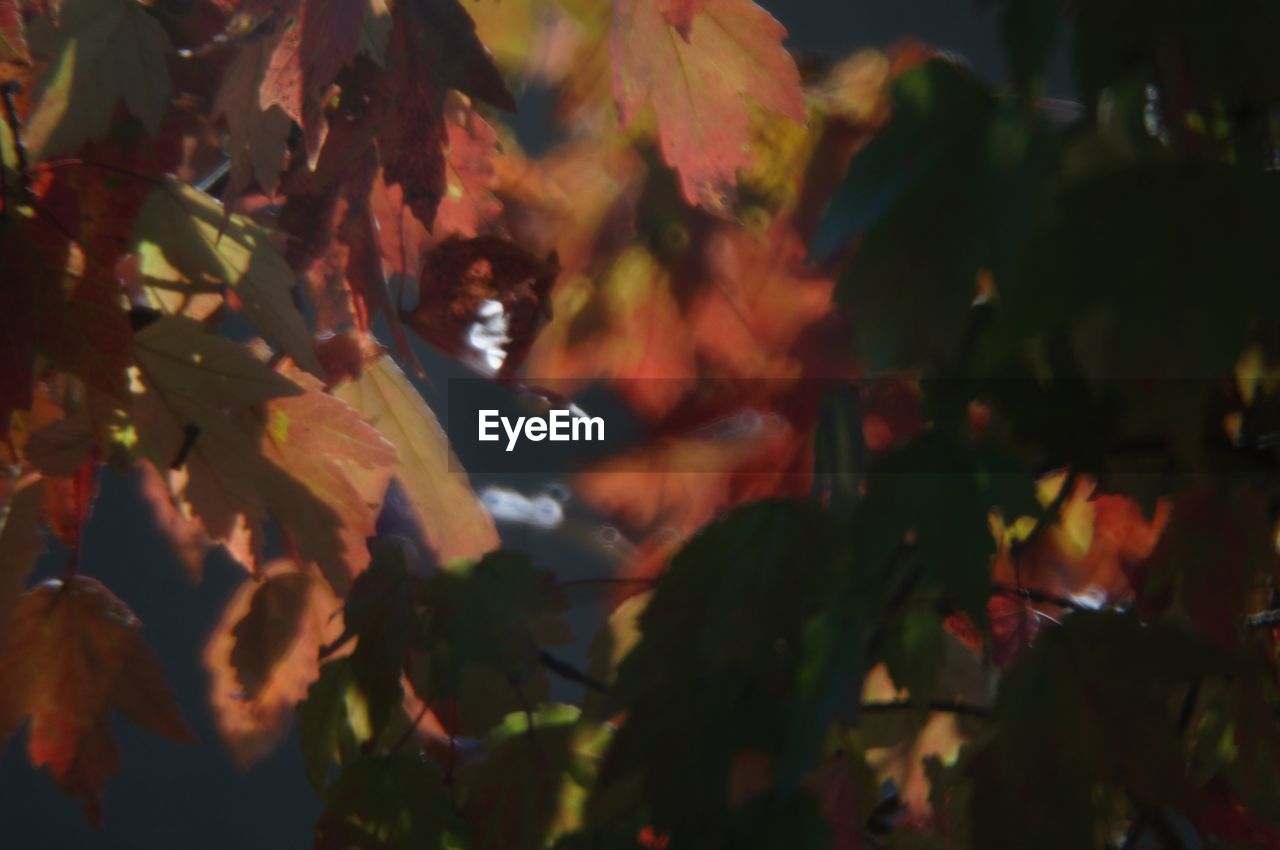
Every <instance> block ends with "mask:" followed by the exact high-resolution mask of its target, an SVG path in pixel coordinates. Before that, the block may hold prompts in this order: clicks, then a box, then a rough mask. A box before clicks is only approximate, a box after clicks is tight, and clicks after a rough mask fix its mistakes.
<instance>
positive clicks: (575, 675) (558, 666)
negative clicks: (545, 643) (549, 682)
mask: <svg viewBox="0 0 1280 850" xmlns="http://www.w3.org/2000/svg"><path fill="white" fill-rule="evenodd" d="M538 663H539V664H541V665H542V666H543V667H546V668H547V669H548V670H550V671H551V672H552V673H555V674H556V675H557V676H560V677H562V678H565V679H568V680H569V681H571V682H577V683H578V684H579V685H582V686H583V687H585V688H588V689H589V690H593V691H595V692H596V693H599V694H607V693H609V686H608V685H606V684H605V683H604V682H601V681H600V680H599V679H597V678H595V677H594V676H592V675H591V674H589V673H584V672H583V671H581V670H579V669H578V668H577V667H574V666H573V665H572V664H570V663H569V662H568V661H565V660H564V659H562V658H557V657H555V656H554V655H552V654H551V653H550V652H547V651H546V650H545V649H544V650H541V651H539V652H538Z"/></svg>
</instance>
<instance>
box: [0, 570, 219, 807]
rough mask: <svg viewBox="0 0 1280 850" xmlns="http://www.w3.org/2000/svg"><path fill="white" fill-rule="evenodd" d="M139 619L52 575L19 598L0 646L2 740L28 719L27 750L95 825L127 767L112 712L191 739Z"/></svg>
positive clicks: (80, 584) (96, 588)
mask: <svg viewBox="0 0 1280 850" xmlns="http://www.w3.org/2000/svg"><path fill="white" fill-rule="evenodd" d="M141 625H142V624H141V623H140V622H139V621H138V618H137V617H135V616H134V615H133V612H132V611H130V610H129V608H128V607H127V606H126V605H125V604H124V603H123V602H121V601H120V600H119V599H117V598H116V597H115V596H114V595H113V594H112V593H111V591H109V590H107V588H106V587H104V586H103V585H102V584H101V583H99V582H98V581H96V580H94V579H91V578H86V577H84V576H76V577H73V578H71V579H68V580H67V581H66V582H62V581H56V580H54V581H48V582H45V583H44V584H42V585H39V586H37V587H35V588H33V589H32V590H30V591H29V592H28V593H27V594H26V595H25V596H24V597H23V598H22V601H21V602H20V603H19V605H18V608H17V611H16V612H15V615H14V618H13V624H12V629H11V630H10V631H9V633H8V636H7V640H5V641H4V643H3V647H2V648H0V740H6V739H8V738H9V737H10V736H11V735H12V734H13V733H14V732H15V731H16V730H17V728H18V725H19V723H21V721H22V719H23V717H26V716H30V717H31V729H30V736H29V739H28V750H27V751H28V754H29V756H30V758H31V763H32V764H33V765H37V766H39V765H46V764H47V765H48V766H49V769H50V770H51V772H52V773H53V777H54V779H55V780H57V782H58V784H59V785H60V786H61V787H62V789H63V791H65V792H67V793H68V794H76V795H78V796H81V797H83V798H84V802H85V811H86V813H87V814H88V816H89V818H90V820H92V821H93V822H94V824H95V825H98V824H99V823H100V821H101V812H100V808H99V801H98V797H99V795H100V794H101V792H102V786H103V783H104V782H105V781H106V778H107V777H108V776H111V775H113V774H116V773H119V772H120V748H119V745H118V744H117V743H116V739H115V736H114V735H113V734H112V732H111V728H110V725H109V723H108V718H107V709H108V708H114V709H116V710H117V711H119V712H120V713H121V714H123V715H124V716H126V717H128V718H129V719H130V720H132V721H134V722H135V723H137V724H139V725H141V726H143V727H144V728H147V729H150V730H151V731H153V732H156V733H158V734H160V735H164V736H165V737H167V738H170V739H172V740H175V741H182V742H190V741H193V740H194V739H193V736H192V733H191V730H190V729H189V728H188V727H187V724H186V722H185V721H184V720H183V719H182V716H181V714H180V713H179V711H178V706H177V704H176V703H175V702H174V701H173V696H172V695H171V694H170V693H169V689H168V686H167V685H166V684H165V683H164V675H163V672H162V671H161V669H160V663H159V661H158V660H157V659H156V657H155V656H154V655H153V654H152V652H151V650H150V649H148V648H147V646H146V644H144V643H143V642H142V638H141V636H140V634H139V632H140V629H141Z"/></svg>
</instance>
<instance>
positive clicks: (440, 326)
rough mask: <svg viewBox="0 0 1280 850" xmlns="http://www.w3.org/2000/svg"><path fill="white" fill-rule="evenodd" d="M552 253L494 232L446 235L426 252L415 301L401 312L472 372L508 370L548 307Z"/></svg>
mask: <svg viewBox="0 0 1280 850" xmlns="http://www.w3.org/2000/svg"><path fill="white" fill-rule="evenodd" d="M559 271H560V268H559V265H558V263H557V262H556V258H555V256H554V255H553V256H551V257H549V258H547V259H546V260H540V259H538V258H537V257H535V256H534V255H533V254H530V253H529V252H528V251H526V250H525V249H523V248H521V247H520V246H519V245H516V244H515V243H514V242H509V241H507V240H505V239H501V238H499V237H496V236H477V237H475V238H472V239H462V238H452V239H447V240H445V241H444V242H442V243H440V244H439V245H437V246H436V247H435V248H434V249H432V251H431V253H429V254H428V255H427V259H426V264H425V267H424V268H423V270H422V281H421V285H420V286H419V294H420V297H419V300H418V305H417V306H416V307H415V308H414V309H413V310H410V311H407V312H405V313H402V314H401V319H402V320H403V321H404V323H405V324H406V325H408V326H409V327H410V328H412V329H413V330H414V331H415V332H417V334H418V335H419V336H421V337H422V338H423V339H425V340H426V341H427V342H430V343H431V344H433V345H435V346H436V347H437V348H439V349H441V350H442V351H444V352H445V353H447V354H450V355H452V356H454V357H456V358H458V359H459V360H461V361H463V362H464V363H466V364H467V365H469V366H471V367H472V368H473V369H475V370H476V371H478V372H481V373H483V374H488V375H510V374H513V373H514V372H515V370H516V369H518V368H519V367H520V364H521V363H522V362H524V358H525V356H526V355H527V354H528V353H529V348H530V346H532V345H533V340H534V337H535V336H536V335H537V332H538V329H539V328H540V327H541V325H542V323H543V321H544V320H545V319H546V318H547V316H548V315H549V309H550V307H549V305H550V301H549V296H550V291H551V285H552V284H553V283H554V282H555V279H556V275H557V274H558V273H559Z"/></svg>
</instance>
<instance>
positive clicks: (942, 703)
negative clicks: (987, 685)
mask: <svg viewBox="0 0 1280 850" xmlns="http://www.w3.org/2000/svg"><path fill="white" fill-rule="evenodd" d="M915 707H916V706H915V703H913V702H912V701H911V700H906V699H897V700H886V701H883V702H864V703H863V704H862V705H861V706H860V710H861V711H863V712H865V713H867V714H887V713H889V712H894V711H908V710H910V709H913V708H915ZM928 709H929V711H933V712H939V713H942V714H963V715H965V716H967V717H990V716H991V708H990V707H989V706H985V705H975V704H973V703H971V702H964V701H963V700H954V699H932V700H929V702H928Z"/></svg>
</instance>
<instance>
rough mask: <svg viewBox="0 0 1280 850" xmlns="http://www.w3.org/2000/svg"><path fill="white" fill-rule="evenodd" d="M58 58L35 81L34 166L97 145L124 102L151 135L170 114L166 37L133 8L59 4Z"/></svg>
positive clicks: (74, 1) (91, 0) (101, 0)
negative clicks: (83, 146)
mask: <svg viewBox="0 0 1280 850" xmlns="http://www.w3.org/2000/svg"><path fill="white" fill-rule="evenodd" d="M59 18H60V25H59V26H58V29H57V31H56V35H55V39H56V47H55V49H56V51H57V55H56V56H55V57H54V59H53V61H52V62H51V63H50V65H49V67H48V69H47V70H46V71H45V72H44V74H42V75H41V77H40V79H39V81H38V84H37V86H36V90H35V92H34V94H33V97H32V99H33V100H34V101H35V103H36V106H35V109H34V110H33V111H32V113H31V115H30V116H29V118H28V121H27V133H26V142H27V145H28V147H29V148H30V150H31V155H32V157H33V158H34V159H36V160H41V159H47V158H49V157H51V156H54V155H56V154H61V153H74V152H75V151H76V150H77V149H78V148H79V147H80V145H81V144H83V143H84V142H85V141H87V140H89V139H98V138H101V137H102V135H103V134H104V133H106V131H107V129H108V127H110V125H111V120H112V117H113V116H114V115H115V111H116V104H117V103H118V102H120V101H123V102H124V104H125V106H126V107H128V109H129V111H130V112H131V113H132V114H133V115H134V116H136V117H137V119H138V120H139V121H141V122H142V126H143V127H145V128H146V130H147V132H149V133H151V135H153V136H154V135H156V134H157V133H158V132H159V130H160V121H161V119H162V118H163V116H164V112H165V110H166V109H167V108H168V106H169V95H170V92H171V86H170V82H169V68H168V64H167V63H168V54H169V52H170V45H169V36H168V35H166V34H165V31H164V27H162V26H161V25H160V22H159V21H158V20H157V19H156V18H155V17H153V16H152V14H151V12H150V10H148V8H147V7H146V6H143V5H142V4H141V3H138V2H135V0H64V2H63V3H62V4H61V11H60V14H59Z"/></svg>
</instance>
